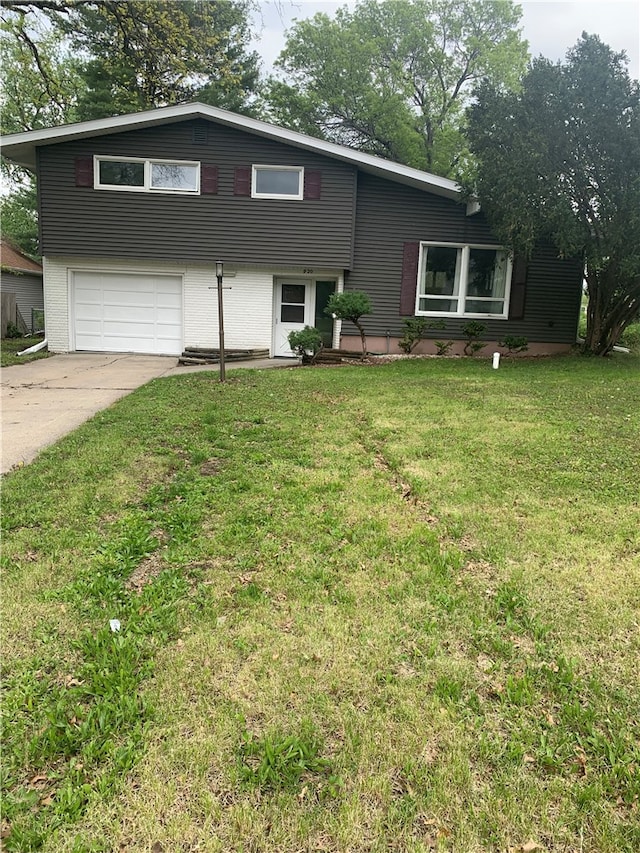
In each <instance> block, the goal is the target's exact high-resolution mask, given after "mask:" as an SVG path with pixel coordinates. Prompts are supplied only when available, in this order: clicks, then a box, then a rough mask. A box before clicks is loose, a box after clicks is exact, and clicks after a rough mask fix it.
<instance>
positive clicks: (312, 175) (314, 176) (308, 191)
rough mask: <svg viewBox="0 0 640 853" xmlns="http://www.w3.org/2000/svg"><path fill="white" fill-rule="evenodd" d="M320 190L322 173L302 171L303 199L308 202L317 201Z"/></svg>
mask: <svg viewBox="0 0 640 853" xmlns="http://www.w3.org/2000/svg"><path fill="white" fill-rule="evenodd" d="M321 189H322V172H314V171H309V170H307V169H305V170H304V197H305V199H308V200H309V201H318V199H319V198H320V191H321Z"/></svg>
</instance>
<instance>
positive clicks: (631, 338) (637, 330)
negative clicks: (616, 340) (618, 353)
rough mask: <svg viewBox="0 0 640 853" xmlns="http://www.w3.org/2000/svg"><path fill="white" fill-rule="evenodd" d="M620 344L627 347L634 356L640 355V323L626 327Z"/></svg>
mask: <svg viewBox="0 0 640 853" xmlns="http://www.w3.org/2000/svg"><path fill="white" fill-rule="evenodd" d="M620 344H621V345H622V346H623V347H628V348H629V349H630V350H631V352H633V353H635V354H636V355H640V323H634V324H633V325H631V326H627V328H626V329H625V330H624V332H623V333H622V337H621V338H620Z"/></svg>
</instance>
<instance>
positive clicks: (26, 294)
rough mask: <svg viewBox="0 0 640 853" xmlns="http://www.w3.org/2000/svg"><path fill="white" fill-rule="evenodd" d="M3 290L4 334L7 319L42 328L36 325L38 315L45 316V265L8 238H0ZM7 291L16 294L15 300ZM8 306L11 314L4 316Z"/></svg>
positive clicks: (31, 328) (24, 328) (0, 285)
mask: <svg viewBox="0 0 640 853" xmlns="http://www.w3.org/2000/svg"><path fill="white" fill-rule="evenodd" d="M0 292H2V294H4V296H3V299H2V308H3V318H2V330H3V334H4V333H5V332H6V324H7V323H13V324H14V325H16V326H17V327H18V328H20V329H21V331H27V332H34V331H40V330H41V329H38V328H34V325H35V326H36V327H37V326H38V325H39V323H38V319H41V318H42V310H43V308H44V297H43V294H42V267H41V265H40V264H38V263H36V262H35V261H32V260H31V258H28V257H27V256H26V255H23V254H22V252H20V251H19V250H18V249H16V248H15V247H14V246H12V245H11V244H10V243H9V242H8V240H0ZM8 294H13V295H14V296H15V300H14V299H13V298H12V297H10V296H8ZM9 305H10V307H9ZM5 310H8V311H9V313H10V314H11V316H8V315H7V316H4V312H5ZM21 321H22V322H21Z"/></svg>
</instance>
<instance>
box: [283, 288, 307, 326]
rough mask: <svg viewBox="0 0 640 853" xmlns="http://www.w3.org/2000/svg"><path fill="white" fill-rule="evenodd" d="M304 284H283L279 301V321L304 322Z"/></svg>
mask: <svg viewBox="0 0 640 853" xmlns="http://www.w3.org/2000/svg"><path fill="white" fill-rule="evenodd" d="M306 290H307V286H306V285H305V284H283V285H282V298H281V302H280V322H281V323H304V309H305V302H306Z"/></svg>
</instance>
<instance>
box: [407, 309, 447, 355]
mask: <svg viewBox="0 0 640 853" xmlns="http://www.w3.org/2000/svg"><path fill="white" fill-rule="evenodd" d="M444 328H445V324H444V320H427V318H426V317H410V318H409V319H407V320H405V321H404V330H403V334H402V337H401V338H400V340H399V341H398V346H399V347H400V349H401V350H402V351H403V352H405V353H406V354H407V355H409V353H410V352H411V351H412V350H413V349H414V347H415V346H416V344H417V343H418V342H419V340H420V338H421V337H422V335H423V334H424V333H425V332H426V330H427V329H444Z"/></svg>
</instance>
